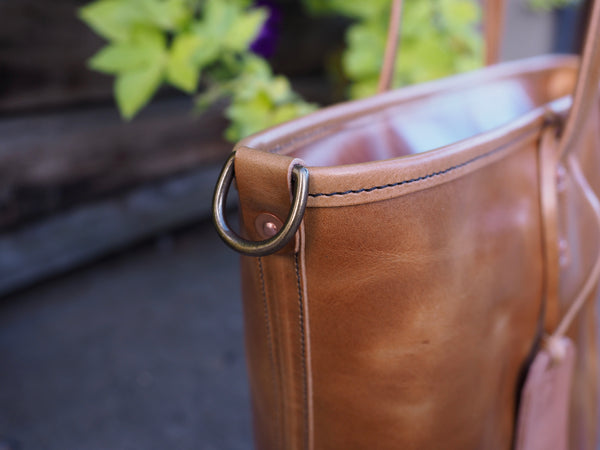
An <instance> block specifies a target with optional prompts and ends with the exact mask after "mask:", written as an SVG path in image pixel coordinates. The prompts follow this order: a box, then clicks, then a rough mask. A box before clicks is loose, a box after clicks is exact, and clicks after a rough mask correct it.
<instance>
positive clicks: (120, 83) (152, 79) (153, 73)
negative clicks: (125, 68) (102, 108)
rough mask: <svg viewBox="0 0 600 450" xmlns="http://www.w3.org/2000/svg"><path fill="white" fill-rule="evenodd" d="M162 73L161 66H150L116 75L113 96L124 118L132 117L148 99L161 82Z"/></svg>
mask: <svg viewBox="0 0 600 450" xmlns="http://www.w3.org/2000/svg"><path fill="white" fill-rule="evenodd" d="M163 74H164V68H163V67H162V66H152V67H148V68H145V69H141V70H136V71H133V72H125V73H123V74H121V75H119V76H118V77H117V79H116V81H115V97H116V99H117V104H118V106H119V110H120V111H121V115H122V116H123V117H124V118H125V119H131V118H133V116H135V115H136V113H137V112H138V111H139V110H140V109H141V108H143V107H144V106H145V105H146V104H147V103H148V102H149V101H150V99H151V98H152V96H153V95H154V94H155V93H156V91H157V90H158V88H159V87H160V85H161V83H162V80H163Z"/></svg>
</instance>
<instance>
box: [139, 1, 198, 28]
mask: <svg viewBox="0 0 600 450" xmlns="http://www.w3.org/2000/svg"><path fill="white" fill-rule="evenodd" d="M137 1H138V2H139V6H140V8H141V9H142V10H143V12H144V15H145V16H146V17H147V20H148V22H149V23H152V24H154V25H156V26H158V27H160V28H161V29H163V30H180V29H182V28H183V27H184V26H185V25H186V24H188V23H189V22H190V20H191V19H192V18H193V8H192V6H190V4H189V2H188V1H187V0H137Z"/></svg>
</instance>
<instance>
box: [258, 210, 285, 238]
mask: <svg viewBox="0 0 600 450" xmlns="http://www.w3.org/2000/svg"><path fill="white" fill-rule="evenodd" d="M254 224H255V226H256V231H257V232H258V234H259V235H260V237H261V238H263V239H269V238H272V237H273V236H275V235H276V234H277V233H279V230H281V228H282V227H283V222H281V220H279V218H277V217H275V216H274V215H273V214H269V213H262V214H259V215H258V217H257V218H256V221H255V223H254Z"/></svg>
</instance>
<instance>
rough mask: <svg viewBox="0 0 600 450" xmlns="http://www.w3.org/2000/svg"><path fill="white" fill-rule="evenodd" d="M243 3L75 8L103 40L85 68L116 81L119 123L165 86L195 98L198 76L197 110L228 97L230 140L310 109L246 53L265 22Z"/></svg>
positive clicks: (124, 0) (174, 1)
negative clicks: (121, 117)
mask: <svg viewBox="0 0 600 450" xmlns="http://www.w3.org/2000/svg"><path fill="white" fill-rule="evenodd" d="M249 6H250V2H248V1H246V0H97V1H95V2H93V3H91V4H89V5H86V6H84V7H83V8H81V9H80V10H79V15H80V17H81V18H82V19H83V20H84V21H85V22H86V23H87V24H88V25H89V26H90V27H91V28H92V29H93V30H94V31H95V32H96V33H98V34H99V35H101V36H102V37H104V38H105V39H106V40H107V41H108V44H107V45H106V46H105V47H104V48H102V49H101V50H100V51H99V52H98V53H97V54H96V55H94V57H92V59H91V60H90V61H89V65H90V67H91V68H92V69H94V70H97V71H100V72H104V73H107V74H111V75H114V76H115V77H116V79H115V86H114V94H115V98H116V101H117V105H118V107H119V110H120V112H121V114H122V115H123V117H124V118H126V119H131V118H132V117H134V116H135V115H136V114H137V113H138V112H139V110H140V109H141V108H143V107H144V106H145V105H146V104H147V103H148V102H149V101H150V99H151V98H152V97H153V96H154V94H155V93H156V92H157V90H158V89H159V88H160V87H161V86H162V85H163V84H164V83H167V84H169V85H171V86H173V87H175V88H178V89H180V90H182V91H184V92H186V93H188V94H196V93H197V90H198V88H199V85H200V80H201V79H202V81H203V83H204V85H205V87H206V89H205V90H204V91H203V93H202V94H201V95H199V96H198V99H197V105H198V108H199V109H202V108H206V107H208V106H210V105H211V104H212V103H214V102H216V101H218V100H219V99H221V98H222V97H229V98H230V99H231V104H230V106H229V107H228V108H227V111H226V114H227V116H228V117H229V118H230V119H231V126H230V127H229V128H228V130H227V132H226V135H227V138H228V139H230V140H232V141H235V140H238V139H240V138H241V137H243V136H246V135H248V134H251V133H253V132H256V131H258V130H260V129H262V128H265V127H267V126H270V125H273V124H276V123H280V122H282V121H285V120H288V119H290V118H293V117H296V116H299V115H303V114H306V113H308V112H310V111H312V110H313V109H314V108H315V107H314V106H313V105H310V104H308V103H306V102H304V101H303V100H302V99H301V98H300V97H299V96H298V95H296V94H295V93H294V92H293V91H292V89H291V88H290V85H289V83H288V82H287V80H286V79H285V78H283V77H280V76H279V77H278V76H274V75H273V74H272V72H271V70H270V67H269V65H268V64H267V63H266V62H265V61H264V60H263V59H262V58H260V57H259V56H258V55H255V54H253V53H251V52H250V51H249V46H250V44H251V43H252V41H253V40H254V39H255V37H256V36H257V34H258V33H259V31H260V30H261V27H262V26H263V24H264V23H265V20H266V17H267V11H266V10H265V9H264V8H249ZM233 30H234V31H233Z"/></svg>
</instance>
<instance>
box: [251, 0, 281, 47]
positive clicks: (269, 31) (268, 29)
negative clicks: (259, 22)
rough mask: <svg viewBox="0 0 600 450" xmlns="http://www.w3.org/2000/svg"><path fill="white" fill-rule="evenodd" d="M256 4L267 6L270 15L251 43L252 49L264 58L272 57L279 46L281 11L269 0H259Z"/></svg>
mask: <svg viewBox="0 0 600 450" xmlns="http://www.w3.org/2000/svg"><path fill="white" fill-rule="evenodd" d="M254 6H256V7H262V8H265V9H266V10H267V11H268V17H267V20H266V21H265V23H264V25H263V27H262V28H261V30H260V32H259V33H258V36H256V39H254V41H253V42H252V44H250V50H251V51H253V52H254V53H256V54H257V55H260V56H262V57H264V58H270V57H271V56H273V54H274V53H275V50H276V48H277V38H278V37H279V25H280V24H281V11H280V10H279V8H277V7H276V6H275V4H274V3H273V2H272V1H269V0H257V1H255V2H254Z"/></svg>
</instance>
